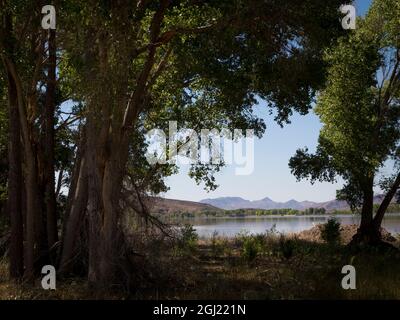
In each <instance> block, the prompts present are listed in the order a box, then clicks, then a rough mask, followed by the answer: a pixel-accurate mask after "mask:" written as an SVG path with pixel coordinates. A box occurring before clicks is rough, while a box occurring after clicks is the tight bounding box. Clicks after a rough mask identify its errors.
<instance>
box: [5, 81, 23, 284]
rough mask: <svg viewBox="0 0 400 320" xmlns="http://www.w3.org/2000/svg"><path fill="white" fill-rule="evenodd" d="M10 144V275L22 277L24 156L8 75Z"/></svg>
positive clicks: (13, 84) (14, 91)
mask: <svg viewBox="0 0 400 320" xmlns="http://www.w3.org/2000/svg"><path fill="white" fill-rule="evenodd" d="M8 99H9V102H8V105H9V107H8V110H9V146H8V158H9V161H8V163H9V167H8V210H9V213H10V218H11V241H10V255H9V256H10V276H11V277H12V278H17V279H18V278H21V277H22V275H23V272H24V258H23V255H24V247H23V240H24V239H23V229H24V228H23V215H22V168H21V163H22V161H21V160H22V158H21V151H20V150H21V134H20V125H19V114H18V106H17V93H16V88H15V83H14V81H13V79H12V77H11V76H10V75H9V76H8Z"/></svg>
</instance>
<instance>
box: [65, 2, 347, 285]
mask: <svg viewBox="0 0 400 320" xmlns="http://www.w3.org/2000/svg"><path fill="white" fill-rule="evenodd" d="M65 6H66V7H67V8H68V9H66V12H68V15H65V16H63V17H61V20H59V21H61V22H60V24H61V25H63V31H61V37H62V38H63V40H62V42H63V50H65V55H64V59H65V60H64V62H65V64H64V66H63V68H61V70H62V71H61V72H62V77H65V79H69V81H70V83H73V84H74V88H73V97H74V99H75V100H77V101H82V103H83V105H84V115H85V122H84V124H83V128H82V130H83V132H84V135H82V136H83V137H84V138H83V140H82V142H81V144H80V145H79V147H78V151H77V152H78V154H79V155H80V159H79V161H76V163H75V168H74V172H75V177H74V178H73V181H74V182H73V184H72V185H71V187H70V189H69V203H71V205H70V206H69V207H70V212H68V213H67V215H68V221H67V222H66V223H67V225H66V228H65V233H64V235H63V251H62V257H61V270H66V269H68V268H67V265H68V264H69V263H70V262H71V261H72V260H73V257H74V255H75V253H76V247H75V246H74V243H76V239H77V237H78V236H79V232H78V230H80V228H81V225H82V223H81V221H82V218H83V217H84V216H87V217H88V221H89V281H90V282H91V283H92V284H94V285H96V286H105V285H107V283H111V281H113V279H114V278H115V275H116V274H117V273H118V272H116V268H118V266H119V265H121V263H120V262H119V261H118V259H120V258H121V256H122V257H123V256H124V253H123V252H121V248H123V246H121V245H120V240H121V234H120V233H121V230H120V228H119V223H120V222H119V221H120V219H119V217H120V215H121V207H120V205H121V201H120V199H121V192H122V189H123V186H124V181H125V179H126V175H127V167H126V166H127V163H128V160H129V157H130V155H132V154H137V152H136V151H135V150H131V151H133V152H130V147H131V146H132V144H131V138H132V136H133V134H134V133H135V130H138V127H139V128H140V125H141V124H142V123H143V125H145V126H146V125H148V124H149V123H151V121H149V119H151V118H152V117H153V116H155V115H158V119H160V120H161V119H163V120H164V121H165V119H171V118H170V117H171V116H178V117H179V119H182V121H184V123H190V122H193V123H194V124H195V125H199V124H201V123H202V120H207V119H208V120H210V122H209V123H216V122H217V123H218V122H219V123H220V124H223V123H225V124H226V125H229V126H231V127H239V128H245V127H249V126H253V127H254V126H256V127H260V124H261V123H260V121H259V120H256V119H254V117H253V116H252V115H251V107H252V105H253V104H254V103H255V102H256V100H255V96H256V95H259V96H261V97H263V98H266V99H268V101H269V102H270V104H271V106H272V107H276V108H277V110H278V117H277V120H279V121H281V122H283V121H287V120H288V118H289V116H290V114H291V112H292V110H293V109H294V110H297V111H300V112H302V113H306V112H307V111H308V109H309V105H310V102H311V100H312V96H313V92H314V88H315V87H317V86H318V83H319V80H320V79H321V77H322V72H321V69H319V68H318V67H319V66H321V63H322V61H321V59H320V53H321V46H323V45H324V44H326V45H327V44H329V42H330V38H331V37H333V36H334V35H335V34H336V33H337V32H338V30H339V28H340V24H338V23H337V17H338V12H337V8H338V7H339V1H337V2H336V1H333V2H330V4H329V5H325V8H324V9H325V10H323V11H321V10H320V2H319V1H307V2H304V3H301V4H300V3H299V2H298V1H285V2H284V3H282V2H279V3H278V2H276V1H249V2H246V3H243V2H242V1H180V2H171V1H167V0H163V1H150V2H144V1H138V2H136V1H117V2H108V1H106V2H101V3H99V2H97V1H86V2H82V1H68V3H65ZM289 8H290V10H289ZM293 70H296V72H293ZM289 73H290V74H291V76H290V77H288V76H286V75H287V74H289ZM70 86H71V85H70ZM71 87H72V86H71ZM204 108H207V110H210V111H211V112H210V113H208V114H207V113H205V112H202V111H200V110H204ZM160 111H161V112H160ZM205 114H206V116H205ZM162 116H164V118H162ZM197 116H200V118H197V119H196V118H194V117H197ZM172 119H173V118H172ZM160 120H159V121H160ZM160 122H161V121H160ZM261 128H262V126H261ZM134 169H137V167H134ZM206 171H207V170H205V171H204V170H203V171H202V170H200V171H197V172H198V174H203V173H204V172H206ZM195 176H196V175H195Z"/></svg>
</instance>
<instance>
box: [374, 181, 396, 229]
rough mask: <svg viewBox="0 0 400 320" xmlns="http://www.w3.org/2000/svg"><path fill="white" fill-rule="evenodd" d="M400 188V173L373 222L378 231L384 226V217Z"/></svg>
mask: <svg viewBox="0 0 400 320" xmlns="http://www.w3.org/2000/svg"><path fill="white" fill-rule="evenodd" d="M399 187H400V173H399V174H398V175H397V177H396V179H395V181H394V183H393V185H392V186H391V188H390V189H389V191H388V192H387V193H386V195H385V198H384V199H383V201H382V203H381V204H380V206H379V208H378V211H377V212H376V215H375V217H374V220H373V226H374V228H375V229H376V230H379V229H380V228H381V225H382V220H383V217H384V216H385V213H386V210H387V208H388V206H389V204H390V202H391V201H392V199H393V197H394V196H395V194H396V192H397V190H398V189H399Z"/></svg>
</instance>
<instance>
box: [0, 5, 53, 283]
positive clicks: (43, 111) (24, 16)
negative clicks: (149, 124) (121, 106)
mask: <svg viewBox="0 0 400 320" xmlns="http://www.w3.org/2000/svg"><path fill="white" fill-rule="evenodd" d="M42 6H43V3H42V1H6V0H3V1H1V9H0V14H1V27H0V53H1V59H2V65H3V71H4V75H5V79H6V80H7V87H8V117H9V143H8V145H9V149H8V150H9V152H8V153H9V156H8V164H9V178H8V210H9V212H10V217H11V219H10V220H11V248H10V273H11V275H12V276H14V277H17V278H19V277H20V276H21V274H22V273H24V275H25V277H26V278H27V279H32V278H33V277H34V274H35V272H36V271H37V268H36V266H37V265H40V264H42V263H43V262H45V261H49V259H50V255H49V252H50V251H51V250H52V249H54V245H55V244H56V242H57V240H58V230H57V217H56V203H55V186H54V168H55V164H54V149H55V145H54V130H55V110H56V104H57V101H56V90H55V87H56V83H55V73H56V45H55V32H54V31H47V30H43V29H42V28H41V23H40V22H41V18H42V14H41V8H42ZM23 233H24V234H23ZM23 241H25V246H24V245H23Z"/></svg>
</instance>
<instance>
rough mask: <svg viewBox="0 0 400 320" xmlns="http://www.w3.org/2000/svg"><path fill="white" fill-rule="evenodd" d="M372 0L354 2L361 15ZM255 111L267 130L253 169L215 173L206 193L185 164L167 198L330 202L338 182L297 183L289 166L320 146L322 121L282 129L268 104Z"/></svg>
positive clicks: (297, 119) (307, 119)
mask: <svg viewBox="0 0 400 320" xmlns="http://www.w3.org/2000/svg"><path fill="white" fill-rule="evenodd" d="M370 3H371V1H370V0H358V1H356V2H355V6H356V9H357V14H358V15H364V14H365V12H366V11H367V9H368V7H369V5H370ZM256 112H257V114H258V115H259V116H261V117H263V118H264V120H265V122H266V125H267V130H266V133H265V135H264V136H263V137H262V138H261V139H259V140H258V139H257V140H256V141H255V145H254V151H255V162H254V168H255V169H254V172H253V173H252V174H251V175H248V176H237V175H235V174H234V167H233V166H228V167H225V168H223V169H222V171H221V172H220V173H219V174H217V175H216V178H217V183H218V185H219V187H218V189H217V190H215V191H213V192H209V193H207V192H206V191H205V190H204V189H203V186H202V185H200V186H197V185H196V183H195V182H194V181H193V180H192V179H190V178H189V177H188V175H187V170H188V168H187V167H186V166H182V167H181V168H180V169H181V170H180V173H179V174H177V175H174V176H172V177H169V178H168V179H167V184H168V186H169V187H170V190H169V191H168V192H167V193H166V194H164V196H165V197H167V198H173V199H181V200H192V201H199V200H201V199H204V198H216V197H223V196H239V197H242V198H246V199H249V200H257V199H261V198H264V197H269V198H271V199H273V200H275V201H287V200H289V199H296V200H299V201H302V200H310V201H327V200H331V199H334V198H335V195H336V190H337V189H338V188H340V185H341V183H340V181H339V182H338V183H337V184H331V183H315V184H314V185H311V184H310V183H309V182H308V181H301V182H297V181H296V178H295V177H294V176H293V175H292V174H291V173H290V170H289V168H288V161H289V158H290V157H291V156H292V155H293V154H294V153H295V151H296V150H297V149H298V148H303V147H305V146H307V147H308V148H309V149H310V150H311V151H312V150H314V149H315V147H316V145H317V139H318V133H319V130H320V128H321V124H320V122H319V119H318V117H317V116H315V115H314V114H313V113H310V114H308V115H307V116H300V115H297V114H295V115H294V116H293V117H292V118H291V120H292V123H291V124H288V125H285V126H284V128H280V127H279V126H278V125H277V124H276V123H275V122H274V121H273V119H272V116H270V115H269V114H268V112H267V108H266V106H265V104H263V103H261V104H260V105H259V106H257V107H256Z"/></svg>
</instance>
